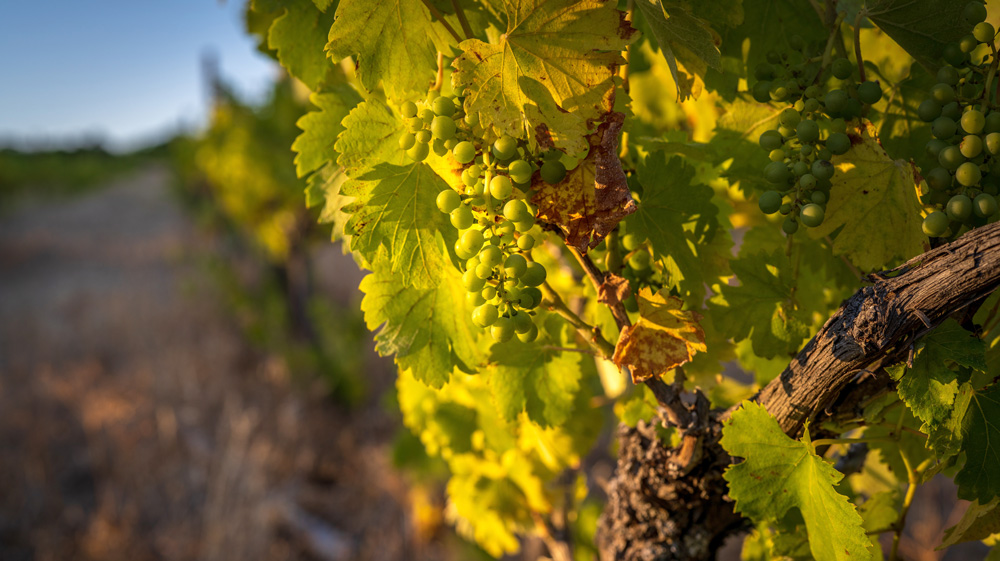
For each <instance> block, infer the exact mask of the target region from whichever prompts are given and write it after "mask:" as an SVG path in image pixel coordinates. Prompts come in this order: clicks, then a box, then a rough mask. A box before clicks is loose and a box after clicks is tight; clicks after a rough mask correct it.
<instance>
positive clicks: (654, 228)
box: [626, 152, 729, 300]
mask: <svg viewBox="0 0 1000 561" xmlns="http://www.w3.org/2000/svg"><path fill="white" fill-rule="evenodd" d="M633 180H634V181H635V182H637V183H638V184H639V185H641V188H642V198H641V199H640V200H639V204H638V210H637V211H636V213H635V214H633V215H632V216H630V217H629V218H628V219H626V227H627V229H628V232H633V233H636V234H638V235H639V236H640V237H645V238H647V239H648V240H649V242H650V244H651V245H652V247H653V251H654V253H655V254H656V256H657V257H658V258H662V259H663V260H664V264H665V265H666V268H667V271H668V273H669V275H670V276H669V283H670V286H671V287H676V288H678V289H679V290H680V291H681V292H682V293H683V294H690V295H693V298H694V299H695V300H700V299H701V296H702V295H703V294H704V290H705V288H704V286H705V282H706V281H707V282H712V280H711V279H706V275H705V273H704V269H705V265H707V264H708V263H707V260H706V256H707V254H708V253H709V251H710V250H711V249H712V246H711V245H710V244H708V243H706V242H707V241H708V240H710V239H711V238H713V237H715V236H716V235H717V234H718V233H719V229H720V225H719V219H718V214H719V209H718V207H716V206H715V205H714V204H712V195H713V194H714V191H712V188H711V187H708V186H707V185H704V184H701V183H697V182H695V169H694V167H692V166H691V165H689V164H688V163H687V161H686V160H685V159H684V158H681V157H670V156H669V155H668V154H665V153H663V152H653V153H652V154H649V155H648V156H647V157H645V158H643V159H642V160H641V161H640V162H639V165H638V169H637V170H636V174H635V175H633ZM689 224H694V228H691V229H690V230H689V229H687V228H685V225H689ZM728 245H729V244H728V243H727V244H726V246H727V247H724V248H722V250H723V251H725V252H726V256H727V257H728V256H729V253H728V251H729V248H728Z"/></svg>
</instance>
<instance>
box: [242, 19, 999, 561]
mask: <svg viewBox="0 0 1000 561" xmlns="http://www.w3.org/2000/svg"><path fill="white" fill-rule="evenodd" d="M812 8H816V9H812ZM989 8H990V9H987V6H986V5H985V4H984V3H983V2H982V1H980V0H971V1H970V0H943V1H941V2H927V3H919V2H917V3H914V2H907V1H904V0H866V1H865V2H853V3H850V2H837V1H835V0H817V1H813V2H809V3H803V4H802V5H799V4H797V3H794V2H790V1H787V0H782V1H779V2H769V1H767V0H719V1H717V2H702V3H696V2H685V1H681V0H634V1H632V0H630V1H628V2H611V1H608V0H581V1H577V0H522V1H507V0H504V1H496V2H495V1H472V0H462V1H452V2H439V1H436V0H393V1H382V0H379V1H376V2H367V1H362V0H339V1H337V0H294V1H292V2H287V3H274V2H267V1H264V0H253V1H252V2H250V5H249V7H248V22H249V23H250V26H249V27H250V29H251V31H252V32H254V33H256V34H257V35H258V37H259V38H260V39H261V43H262V46H261V48H262V50H264V51H266V52H268V53H269V54H271V55H272V56H273V57H274V58H276V59H277V60H278V62H279V63H280V64H281V65H282V66H283V67H284V68H285V70H287V71H288V73H289V74H291V75H292V76H293V77H295V78H296V79H298V80H299V81H301V82H302V84H303V85H304V86H305V87H306V88H308V89H309V91H310V92H311V95H310V101H311V103H312V105H313V106H314V110H313V111H311V112H309V113H308V114H307V115H305V116H304V117H302V118H301V119H300V120H299V121H298V125H299V127H300V128H301V129H302V133H301V135H300V136H299V137H298V139H297V140H296V141H295V142H294V144H293V146H292V147H293V149H294V151H295V152H296V156H295V163H296V168H297V172H298V174H299V176H300V178H303V179H305V181H307V183H308V187H307V189H306V191H307V194H308V201H309V202H310V204H312V205H314V206H319V207H320V209H321V210H320V215H321V220H322V221H323V222H325V223H329V224H330V225H331V226H332V231H333V238H334V240H335V241H340V242H341V243H343V244H344V245H345V247H346V248H347V249H348V250H349V251H350V252H351V253H352V254H353V256H354V257H355V260H356V262H357V263H358V264H359V266H361V267H362V268H363V269H365V270H367V271H369V273H368V275H367V276H366V277H365V279H364V281H363V282H362V283H361V286H360V289H361V291H362V292H363V293H364V299H363V301H362V303H361V308H362V311H363V312H364V315H365V322H366V324H367V326H368V328H369V329H371V330H372V331H374V332H375V335H374V338H375V344H376V349H377V350H378V351H379V352H380V353H382V354H384V355H392V356H393V357H394V360H395V362H396V365H397V367H398V371H399V378H398V383H397V388H396V390H397V401H398V403H399V406H400V410H401V411H402V416H403V423H404V424H405V425H406V428H407V429H408V430H409V431H411V432H412V436H413V437H415V438H418V439H419V441H420V444H421V445H422V446H420V447H418V448H420V450H417V451H415V450H414V449H413V447H410V448H407V450H406V451H405V453H404V451H402V450H398V451H397V452H398V457H399V459H400V461H401V462H402V463H404V464H405V463H407V461H409V462H410V463H412V464H420V463H421V462H423V461H424V460H426V459H427V457H428V456H430V457H435V458H437V459H439V460H440V461H441V462H442V463H443V465H445V466H446V467H447V484H446V487H447V494H448V501H449V506H448V508H447V510H446V513H447V520H448V522H449V523H451V524H452V525H453V526H454V527H455V528H456V530H457V531H458V532H459V533H460V534H462V535H463V536H465V537H467V538H469V539H470V540H472V541H474V542H475V543H476V544H477V545H478V546H479V547H481V548H482V549H483V550H484V551H485V552H487V553H488V554H490V555H492V556H495V557H500V556H503V555H505V554H512V553H514V552H516V551H517V550H518V549H519V548H520V547H521V544H522V543H523V540H526V539H536V540H539V541H540V542H542V543H543V544H544V547H545V549H546V550H547V553H548V555H549V557H551V558H553V559H559V560H560V561H565V560H569V559H594V558H596V557H597V556H598V554H599V553H600V555H602V556H603V558H622V559H624V558H663V559H708V558H712V556H713V555H714V553H715V552H716V551H717V549H718V548H719V547H720V546H721V544H722V543H723V541H725V539H726V538H727V537H728V536H730V535H732V534H734V533H736V532H738V531H741V530H749V532H747V533H745V534H744V546H743V553H744V557H745V558H748V559H751V558H752V559H772V558H786V557H791V558H809V557H812V558H816V559H849V558H850V559H871V558H882V557H883V556H888V557H889V558H892V559H899V558H900V548H901V545H900V544H901V543H902V544H906V543H907V540H911V539H912V535H911V534H910V533H909V532H910V530H909V529H908V527H907V513H908V512H909V511H910V510H911V508H913V507H914V496H915V492H914V489H915V488H916V487H917V486H919V485H921V484H924V483H925V482H926V481H928V480H929V479H930V478H931V477H933V476H934V475H935V474H938V473H943V474H945V475H947V476H949V477H951V478H952V479H953V480H954V482H955V483H956V485H957V487H958V491H957V496H958V497H959V498H962V499H967V500H970V501H975V502H974V503H973V507H971V508H970V510H969V514H967V517H972V518H971V520H969V521H964V522H962V523H960V524H959V525H958V526H956V527H955V528H954V529H952V530H950V531H949V533H948V534H947V535H946V536H944V535H942V536H941V537H940V539H938V542H937V543H945V544H946V545H953V544H956V543H959V542H960V541H963V540H964V541H983V542H985V543H987V544H992V543H993V542H994V541H996V540H997V537H996V536H991V535H989V534H986V533H984V532H983V531H982V530H981V528H980V529H979V530H973V529H972V528H974V527H975V524H974V523H973V522H974V521H975V520H978V519H981V518H983V517H989V518H988V520H995V517H997V516H1000V508H998V506H997V502H998V499H997V497H998V496H1000V477H996V475H995V474H996V470H995V465H993V463H995V462H993V461H992V460H990V458H994V459H995V458H997V457H1000V456H998V454H1000V448H997V444H996V443H997V442H1000V433H998V432H997V429H996V425H995V424H991V422H990V421H989V419H991V418H993V417H994V416H996V415H1000V385H998V384H997V379H996V372H1000V330H998V329H997V325H998V324H1000V312H998V310H1000V297H998V296H997V295H996V294H993V293H992V292H993V290H994V289H995V288H996V286H995V283H994V284H991V283H993V281H992V280H991V279H992V278H993V277H992V275H993V274H994V270H993V264H994V263H996V262H997V261H998V258H997V255H995V254H993V253H988V254H987V253H983V254H982V255H979V254H977V255H975V256H974V258H970V260H968V261H962V263H967V262H973V263H977V265H974V266H973V268H974V271H972V272H970V273H969V274H970V275H972V276H973V277H974V279H977V280H976V282H971V281H970V282H968V283H967V284H968V285H969V286H970V287H972V288H970V289H969V290H970V291H973V292H974V294H970V295H969V297H968V299H964V300H963V298H962V294H961V293H959V294H957V295H952V292H949V291H951V289H952V288H953V287H948V289H949V290H948V291H946V290H943V289H942V290H938V291H937V292H939V293H941V294H945V293H946V292H947V294H949V295H951V296H949V298H951V299H950V300H948V302H949V304H948V305H949V306H952V307H951V308H949V309H947V310H943V309H939V308H933V307H924V308H921V307H919V306H918V305H917V304H918V302H915V301H910V300H907V301H906V302H904V303H902V304H901V303H899V302H898V301H897V302H892V301H891V298H889V297H887V296H886V294H887V293H888V292H885V291H884V290H883V288H884V287H885V286H888V285H887V284H886V283H890V282H891V281H892V279H897V278H904V276H905V275H915V276H919V274H920V273H919V271H920V270H921V267H922V266H924V265H923V263H924V261H923V259H924V258H926V260H927V262H928V263H930V262H932V261H933V260H934V259H937V258H939V257H940V252H941V250H943V249H945V248H958V249H949V251H952V252H954V253H956V255H957V254H958V253H959V252H961V251H983V252H986V251H987V249H980V250H975V249H972V250H970V249H968V248H967V247H966V246H962V245H955V246H951V245H944V244H947V243H948V242H951V241H953V240H957V241H955V242H954V243H955V244H961V243H962V239H963V238H962V235H963V234H967V233H969V232H970V231H972V233H971V234H969V235H970V236H972V235H976V233H977V232H980V233H981V232H983V231H984V229H983V228H982V227H984V226H985V227H987V228H989V227H990V226H988V225H989V224H990V223H992V222H995V221H997V220H998V218H1000V213H998V212H997V206H998V205H997V200H996V197H997V196H998V195H1000V193H998V189H1000V100H998V91H1000V79H998V77H997V76H996V74H997V69H998V65H1000V62H998V56H997V49H996V29H995V24H996V23H997V17H998V16H1000V14H997V13H994V10H993V7H992V6H990V7H989ZM977 229H978V230H977ZM966 239H967V238H966ZM977 243H978V242H977ZM976 247H981V248H986V247H990V248H992V247H993V246H992V245H990V244H989V243H986V242H983V243H980V244H979V245H978V246H976ZM936 248H938V249H936ZM921 256H924V257H921ZM964 266H965V265H963V267H964ZM914 271H916V272H914ZM942 274H943V273H942ZM905 278H910V277H905ZM935 278H936V277H935ZM966 278H967V279H968V278H969V277H966ZM925 281H926V279H925ZM915 282H916V281H915ZM922 282H923V281H922ZM926 282H931V281H926ZM880 283H881V284H880ZM918 284H919V283H918ZM886 290H888V289H886ZM905 290H908V287H906V286H902V287H897V286H896V285H893V289H892V291H890V292H892V294H897V292H898V293H903V292H905ZM921 294H923V293H921ZM852 295H853V296H852ZM942 297H943V296H942ZM845 302H847V304H844V307H841V305H842V303H845ZM885 302H889V303H885ZM851 306H853V307H851ZM880 306H881V307H880ZM898 306H903V307H904V308H905V310H904V311H905V312H906V315H905V318H906V321H905V322H903V323H905V325H906V326H907V328H908V329H910V328H913V329H917V328H915V327H914V325H918V324H919V325H918V327H919V331H913V329H910V330H909V331H906V332H905V337H904V336H903V335H900V336H899V337H903V338H902V339H900V338H895V339H894V338H892V337H889V336H886V337H885V338H884V339H879V338H878V336H879V333H869V332H868V331H865V329H869V330H875V329H876V327H874V326H883V325H887V327H885V329H890V328H893V327H894V326H895V327H898V325H902V324H900V323H899V322H897V323H891V322H889V323H888V324H886V323H885V321H886V318H887V317H895V316H893V314H896V313H898V311H899V310H897V307H898ZM907 306H909V307H907ZM911 308H912V309H911ZM900 309H902V308H900ZM872 310H875V311H872ZM865 314H868V315H865ZM831 318H832V319H831ZM858 318H861V319H858ZM901 321H902V320H901ZM880 322H881V323H880ZM906 322H909V323H906ZM865 326H869V327H865ZM838 329H839V330H840V331H836V330H838ZM831 330H833V331H836V333H837V335H835V338H836V340H837V341H838V342H837V343H836V344H835V345H834V346H835V347H836V348H835V352H833V351H831V352H830V353H827V354H826V355H824V354H823V351H822V350H823V349H825V348H826V347H824V345H826V344H827V343H825V342H824V341H825V340H824V339H822V338H820V339H816V337H826V336H827V335H825V334H829V333H831ZM894 333H895V332H894ZM900 333H902V332H900ZM911 335H912V336H911ZM810 341H811V342H810ZM873 341H874V342H873ZM817 349H819V350H817ZM817 353H818V354H817ZM796 357H797V358H796ZM803 357H805V358H803ZM811 357H815V358H816V360H818V361H820V362H821V363H822V364H826V363H825V362H823V361H826V360H829V361H832V362H830V366H829V368H827V371H829V372H834V371H837V372H839V370H838V369H839V368H841V367H845V368H846V366H845V365H855V366H856V367H855V368H853V370H851V372H850V375H847V374H844V376H843V378H842V379H841V378H838V379H837V380H836V381H829V383H830V384H837V388H836V390H837V391H836V392H833V390H832V389H831V388H830V387H824V388H812V389H813V390H814V391H813V392H812V393H813V394H823V395H824V396H825V395H827V394H826V393H824V391H826V390H829V391H831V392H833V393H831V394H830V395H829V399H827V401H826V402H824V403H823V404H822V406H821V407H813V405H814V404H809V405H808V407H807V406H806V404H803V403H799V404H798V405H801V406H802V407H800V408H799V409H796V408H795V407H790V408H789V409H788V410H784V409H782V407H783V406H784V403H785V402H783V401H781V399H778V398H776V397H774V396H786V398H787V399H791V397H787V396H795V395H798V394H796V392H798V391H801V390H802V388H804V387H810V386H809V384H810V383H811V382H810V381H809V380H805V379H800V378H796V376H797V375H799V374H800V373H802V372H804V371H806V370H808V368H809V367H810V364H809V362H808V360H806V359H810V358H811ZM862 359H864V360H862ZM859 361H860V362H859ZM804 369H805V370H804ZM797 373H799V374H797ZM781 392H785V393H781ZM852 392H855V393H852ZM800 397H801V396H800ZM776 403H777V404H778V405H775V404H776ZM759 404H764V405H763V406H762V405H759ZM792 405H795V404H792ZM765 406H766V407H765ZM612 411H613V415H612V413H611V412H612ZM804 411H805V412H808V414H807V413H803V412H804ZM797 415H799V416H801V417H799V416H797ZM619 425H622V426H623V427H628V428H621V429H618V428H617V427H618V426H619ZM616 430H617V431H618V434H620V435H621V438H622V440H621V442H622V445H623V446H625V447H626V448H625V449H623V450H622V451H621V452H622V453H621V456H620V460H621V462H623V463H621V464H619V472H618V473H617V474H616V475H615V476H614V483H613V484H612V485H611V486H610V487H608V488H607V489H605V488H603V487H602V483H601V482H599V481H598V479H597V478H596V476H595V474H596V473H599V472H600V471H601V470H599V469H597V468H595V466H597V465H603V466H610V463H611V462H613V461H614V455H615V451H614V450H612V449H611V447H609V446H608V442H609V440H610V438H611V435H612V434H614V433H615V431H616ZM860 444H864V445H865V446H864V447H860V446H855V445H860ZM631 446H648V447H649V449H644V450H636V449H634V448H628V447H631ZM859 450H860V451H861V452H859ZM874 451H877V453H874ZM862 452H863V453H862ZM737 459H739V461H737ZM643 462H649V463H648V464H643ZM765 471H766V473H765ZM776 474H777V475H776ZM629 478H632V479H629ZM876 482H877V483H876ZM605 499H608V500H609V503H608V506H607V509H606V510H604V513H603V515H600V513H601V511H602V508H604V501H605ZM674 506H676V509H675V510H671V508H673V507H674ZM599 515H600V516H601V522H600V524H598V522H597V519H598V517H599ZM598 526H600V528H602V533H601V534H600V535H599V536H596V538H595V532H596V531H597V528H598ZM880 536H884V539H881V540H880ZM983 547H986V546H985V545H984V546H983ZM883 548H885V550H884V551H883ZM598 549H600V552H598ZM993 555H1000V553H994V554H993Z"/></svg>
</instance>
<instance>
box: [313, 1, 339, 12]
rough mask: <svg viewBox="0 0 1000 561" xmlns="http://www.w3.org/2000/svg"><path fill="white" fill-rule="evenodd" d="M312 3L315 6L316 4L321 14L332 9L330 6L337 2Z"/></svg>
mask: <svg viewBox="0 0 1000 561" xmlns="http://www.w3.org/2000/svg"><path fill="white" fill-rule="evenodd" d="M312 1H313V4H316V7H317V8H319V10H320V11H321V12H325V11H326V9H327V8H329V7H330V4H333V3H334V2H335V0H312Z"/></svg>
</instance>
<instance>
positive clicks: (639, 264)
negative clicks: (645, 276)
mask: <svg viewBox="0 0 1000 561" xmlns="http://www.w3.org/2000/svg"><path fill="white" fill-rule="evenodd" d="M649 263H650V256H649V252H648V251H646V250H645V249H640V250H638V251H636V252H635V253H633V254H632V255H631V256H630V257H629V258H628V266H629V267H631V268H632V269H634V270H636V271H645V270H647V269H649Z"/></svg>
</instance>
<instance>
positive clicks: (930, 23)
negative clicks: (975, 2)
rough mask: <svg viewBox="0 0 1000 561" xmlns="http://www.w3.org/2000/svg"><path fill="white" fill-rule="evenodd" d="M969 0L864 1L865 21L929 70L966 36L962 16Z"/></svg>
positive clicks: (967, 28)
mask: <svg viewBox="0 0 1000 561" xmlns="http://www.w3.org/2000/svg"><path fill="white" fill-rule="evenodd" d="M967 3H968V0H937V1H935V2H928V3H922V2H918V3H915V2H911V1H910V0H866V2H865V6H866V13H867V15H868V18H869V19H871V20H872V22H874V23H875V25H877V26H879V28H880V29H882V30H883V31H885V32H886V33H887V34H888V35H889V36H890V37H892V38H893V40H895V41H896V43H899V45H900V46H902V47H903V48H904V49H906V51H907V52H908V53H910V56H912V57H913V58H915V59H917V61H918V62H920V63H921V64H923V65H924V66H927V67H929V68H937V66H938V65H939V64H940V63H941V53H942V52H943V51H944V47H945V45H947V44H948V43H956V42H958V40H959V39H961V38H962V36H963V35H966V34H968V33H969V31H970V29H969V26H968V25H966V23H965V21H964V20H963V18H962V17H961V16H962V8H964V7H965V5H966V4H967Z"/></svg>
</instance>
